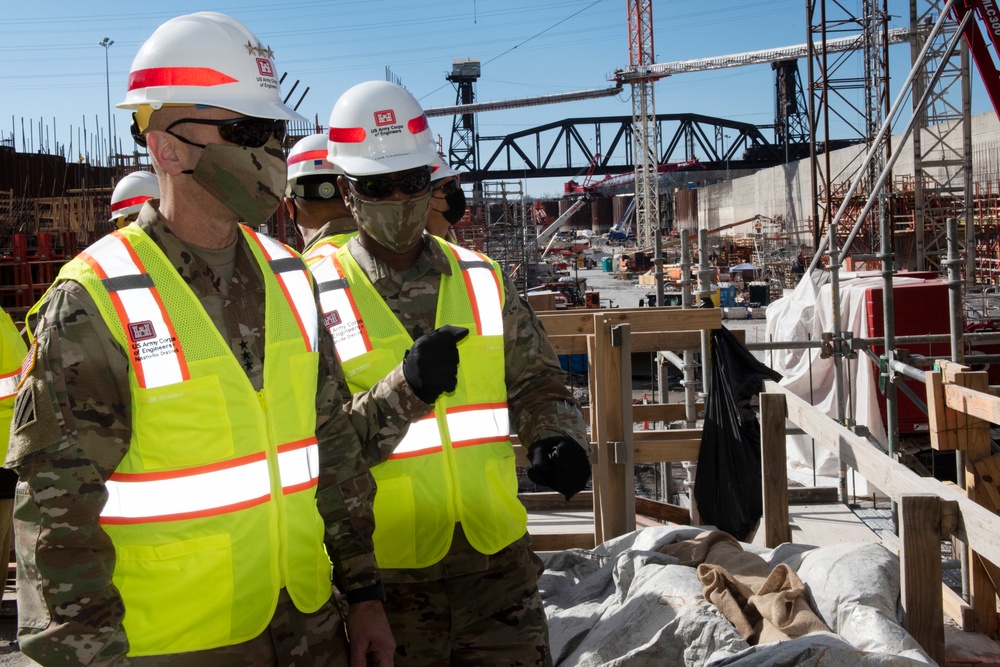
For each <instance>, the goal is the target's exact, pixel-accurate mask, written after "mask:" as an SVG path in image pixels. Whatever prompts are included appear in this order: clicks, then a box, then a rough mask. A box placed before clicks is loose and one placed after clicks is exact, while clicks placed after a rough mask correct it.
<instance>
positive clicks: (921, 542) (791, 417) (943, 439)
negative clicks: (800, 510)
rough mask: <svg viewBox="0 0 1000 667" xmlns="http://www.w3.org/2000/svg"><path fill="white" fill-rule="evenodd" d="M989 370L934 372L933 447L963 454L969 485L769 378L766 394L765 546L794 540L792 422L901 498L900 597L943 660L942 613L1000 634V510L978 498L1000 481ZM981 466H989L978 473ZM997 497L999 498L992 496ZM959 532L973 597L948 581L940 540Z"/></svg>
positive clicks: (997, 405) (999, 402) (918, 635)
mask: <svg viewBox="0 0 1000 667" xmlns="http://www.w3.org/2000/svg"><path fill="white" fill-rule="evenodd" d="M984 381H985V374H981V373H972V372H969V371H968V369H966V368H964V367H960V366H957V365H955V364H949V363H947V362H942V364H941V370H938V371H933V372H928V373H927V388H928V412H929V415H928V416H929V418H930V431H931V437H932V440H933V441H934V442H935V443H936V445H935V446H938V447H941V445H942V444H943V445H944V446H945V447H950V448H954V449H962V450H963V451H965V452H966V457H965V458H966V460H967V461H968V463H967V470H966V485H967V487H968V488H967V489H964V490H963V489H961V488H959V487H958V486H956V485H954V484H948V483H943V482H940V481H938V480H936V479H933V478H927V477H920V476H918V475H917V474H916V473H914V472H913V471H912V470H910V469H909V468H907V467H906V466H904V465H902V464H900V463H898V462H896V461H894V460H893V459H891V458H890V457H888V456H886V455H885V454H884V453H883V452H881V451H879V450H878V449H876V448H875V447H874V446H873V445H871V443H869V442H868V441H867V440H865V439H864V438H863V437H861V436H859V435H856V434H855V433H853V432H852V431H851V430H849V429H848V428H846V427H845V426H842V425H840V424H838V423H836V422H835V421H834V420H832V419H830V417H828V416H827V415H826V414H824V413H823V412H821V411H820V410H818V409H817V408H815V407H813V406H811V405H810V404H809V403H808V402H807V401H805V400H803V399H801V398H799V397H798V396H796V395H794V394H791V393H789V392H788V391H786V390H785V389H783V388H781V387H779V386H778V385H777V384H774V383H771V382H768V383H767V385H766V393H763V394H761V395H760V408H761V448H762V463H763V475H764V517H763V522H762V529H763V531H764V536H765V544H766V545H767V546H771V547H774V546H777V545H778V544H780V543H782V542H787V541H788V540H789V529H788V506H787V502H785V501H784V498H783V495H784V494H785V493H786V490H787V478H786V467H785V465H783V462H784V461H785V423H786V421H785V420H786V419H787V420H788V421H789V422H791V423H792V424H794V425H796V426H797V427H799V428H800V429H802V430H803V431H804V432H805V433H806V434H807V435H809V436H810V437H812V438H813V439H814V440H815V441H816V443H817V444H819V445H821V446H823V447H825V448H827V449H828V450H830V451H831V452H833V453H835V454H837V455H838V456H839V457H840V459H841V461H842V463H843V464H844V465H846V466H848V467H850V468H853V469H854V470H857V471H858V472H859V473H860V474H861V476H862V477H864V478H865V479H866V480H868V481H869V482H870V483H871V484H873V485H874V486H876V487H877V488H878V489H879V490H880V491H882V492H884V493H885V494H886V495H888V496H889V497H890V498H892V499H893V500H895V501H896V502H897V503H898V504H899V527H900V539H899V552H900V569H901V580H902V602H903V609H904V612H905V626H906V629H907V631H909V633H910V634H911V635H913V637H914V638H915V639H916V640H917V641H918V642H919V643H920V645H921V646H922V647H923V648H924V650H926V651H927V653H928V654H929V655H930V656H931V657H932V658H933V659H934V660H936V661H938V662H939V663H940V664H944V624H943V619H944V614H948V615H949V616H951V617H952V618H953V619H954V620H955V621H956V622H957V623H958V624H959V625H960V626H961V627H962V628H963V629H966V630H975V631H978V632H983V633H986V634H988V635H991V636H995V635H996V633H997V604H996V590H997V589H996V586H995V584H1000V569H998V568H997V566H996V563H1000V516H997V514H996V513H995V511H994V510H995V509H996V506H984V505H983V504H981V502H982V501H983V500H984V499H986V498H987V497H988V496H989V495H990V492H989V491H987V490H986V489H988V488H990V487H994V486H995V484H994V482H993V480H996V481H997V482H1000V475H998V476H997V477H993V476H992V473H991V472H990V471H991V470H993V469H994V466H995V465H996V464H997V458H998V456H1000V455H998V456H991V455H989V428H988V427H989V422H993V423H1000V398H997V397H994V396H992V395H990V394H989V393H987V391H986V390H987V386H986V385H985V384H984ZM980 471H982V472H980ZM990 502H992V501H990ZM951 536H955V537H957V538H958V539H959V540H961V541H962V542H963V543H964V544H966V545H968V548H969V550H970V557H969V564H970V601H969V604H966V603H964V602H963V601H962V599H961V598H960V597H959V596H958V595H956V594H955V593H954V592H952V590H951V589H950V588H948V587H947V586H945V585H944V584H943V583H940V582H941V581H942V562H941V541H942V540H946V539H948V538H949V537H951Z"/></svg>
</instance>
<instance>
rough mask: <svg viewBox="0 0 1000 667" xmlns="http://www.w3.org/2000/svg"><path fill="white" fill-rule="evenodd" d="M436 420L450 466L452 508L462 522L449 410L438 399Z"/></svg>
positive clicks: (435, 407) (442, 449)
mask: <svg viewBox="0 0 1000 667" xmlns="http://www.w3.org/2000/svg"><path fill="white" fill-rule="evenodd" d="M434 419H435V421H436V422H437V426H438V433H440V434H441V453H442V454H444V460H445V462H446V463H447V464H448V473H449V476H450V477H451V506H452V509H453V510H454V515H455V522H456V523H459V522H461V520H462V513H461V507H462V505H461V503H460V502H459V493H458V480H459V477H458V464H457V463H455V451H454V450H453V449H452V447H451V431H449V430H448V408H447V407H446V406H445V405H444V401H442V400H440V399H438V401H436V402H435V404H434Z"/></svg>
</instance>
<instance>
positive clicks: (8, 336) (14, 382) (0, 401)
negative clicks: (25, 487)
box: [0, 310, 28, 465]
mask: <svg viewBox="0 0 1000 667" xmlns="http://www.w3.org/2000/svg"><path fill="white" fill-rule="evenodd" d="M27 352H28V348H27V346H26V345H25V344H24V339H23V338H21V334H20V333H18V331H17V326H16V325H15V324H14V320H12V319H11V317H10V315H8V314H7V312H6V311H4V310H0V465H2V464H3V459H4V458H6V457H7V446H8V445H9V444H10V422H11V421H12V420H13V418H14V399H15V398H17V386H18V384H20V382H21V363H22V362H23V361H24V355H25V354H26V353H27Z"/></svg>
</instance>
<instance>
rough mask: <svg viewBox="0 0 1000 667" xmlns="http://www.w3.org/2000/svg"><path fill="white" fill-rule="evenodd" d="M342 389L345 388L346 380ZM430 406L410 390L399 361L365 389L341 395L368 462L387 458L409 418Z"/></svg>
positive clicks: (423, 411)
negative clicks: (388, 371) (373, 384)
mask: <svg viewBox="0 0 1000 667" xmlns="http://www.w3.org/2000/svg"><path fill="white" fill-rule="evenodd" d="M344 390H345V391H347V385H346V384H345V385H344ZM433 409H434V406H433V405H428V404H427V403H424V402H423V401H421V400H420V399H419V398H417V395H416V394H415V393H413V388H412V387H410V383H409V382H407V381H406V378H405V377H404V376H403V365H402V364H400V365H398V366H396V368H394V369H392V372H391V373H389V375H387V376H386V377H384V378H383V379H382V380H380V381H379V382H378V383H377V384H376V385H375V386H374V387H372V388H371V389H369V390H368V391H363V392H358V393H357V394H354V395H353V396H350V395H347V394H345V396H344V411H345V412H346V413H347V417H348V419H350V421H351V424H352V425H353V426H354V430H355V431H356V432H357V434H358V437H359V438H360V439H361V448H362V452H363V455H364V457H365V460H366V461H367V462H368V465H370V466H372V465H375V464H376V463H381V462H382V461H385V460H386V459H388V458H389V455H390V454H392V451H393V450H394V449H396V445H398V444H399V441H400V440H402V439H403V436H404V435H406V428H407V426H409V424H410V422H411V421H416V420H417V419H420V418H421V417H424V416H425V415H427V414H429V413H430V411H431V410H433Z"/></svg>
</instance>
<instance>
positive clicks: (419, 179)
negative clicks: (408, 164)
mask: <svg viewBox="0 0 1000 667" xmlns="http://www.w3.org/2000/svg"><path fill="white" fill-rule="evenodd" d="M344 176H345V178H347V180H348V182H349V183H350V184H351V187H352V188H354V191H355V192H357V193H358V194H359V195H361V196H362V197H368V198H369V199H384V198H385V197H388V196H389V195H391V194H392V192H393V190H395V189H396V188H399V190H400V192H402V193H403V194H404V195H415V194H417V193H418V192H423V191H424V190H426V189H427V186H429V185H430V184H431V170H430V167H425V168H424V169H421V170H419V171H411V172H409V173H407V174H404V175H402V176H400V177H399V178H389V177H388V176H350V175H347V174H345V175H344Z"/></svg>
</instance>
